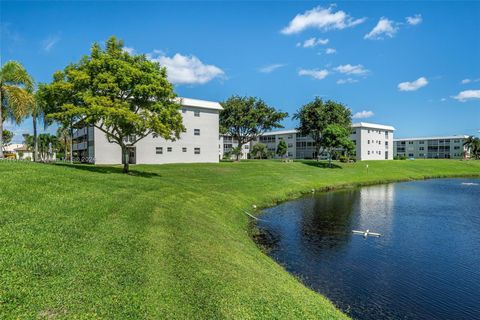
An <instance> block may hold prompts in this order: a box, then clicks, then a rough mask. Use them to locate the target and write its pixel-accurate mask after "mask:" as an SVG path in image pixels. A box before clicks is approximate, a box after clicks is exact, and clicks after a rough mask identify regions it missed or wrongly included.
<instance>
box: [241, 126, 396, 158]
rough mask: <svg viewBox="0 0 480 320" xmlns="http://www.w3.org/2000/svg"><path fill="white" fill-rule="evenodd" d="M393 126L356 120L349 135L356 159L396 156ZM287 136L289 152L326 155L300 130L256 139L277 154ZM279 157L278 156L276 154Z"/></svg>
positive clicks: (293, 155)
mask: <svg viewBox="0 0 480 320" xmlns="http://www.w3.org/2000/svg"><path fill="white" fill-rule="evenodd" d="M394 131H395V128H394V127H391V126H385V125H381V124H374V123H366V122H360V123H354V124H352V131H351V135H350V139H351V140H352V141H353V143H354V144H355V155H354V156H355V158H356V159H357V160H391V159H393V132H394ZM280 140H284V141H285V142H286V144H287V155H288V157H290V158H295V159H316V158H317V157H318V158H320V159H326V158H327V155H326V154H321V155H317V153H316V151H315V142H314V140H313V139H312V138H311V137H310V136H304V135H301V134H300V133H298V131H297V130H280V131H272V132H267V133H264V134H263V135H261V136H260V137H258V139H257V140H256V141H253V142H252V144H251V146H250V148H251V147H252V146H253V145H255V144H256V143H259V142H261V143H263V144H265V145H266V146H267V148H268V150H269V151H271V152H272V153H273V154H275V151H276V149H277V146H278V143H279V142H280ZM276 157H277V156H276Z"/></svg>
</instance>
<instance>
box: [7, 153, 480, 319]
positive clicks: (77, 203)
mask: <svg viewBox="0 0 480 320" xmlns="http://www.w3.org/2000/svg"><path fill="white" fill-rule="evenodd" d="M366 164H369V168H368V173H367V170H366ZM132 169H133V173H132V175H124V174H121V168H120V167H93V166H86V165H85V166H84V165H76V166H70V165H43V164H33V163H11V162H0V177H1V190H0V270H1V271H0V318H1V319H17V318H19V319H31V318H47V319H62V318H68V319H71V318H77V319H92V318H93V319H95V318H103V319H113V318H115V319H220V318H232V319H254V318H255V319H258V318H264V319H342V318H346V316H344V315H343V314H342V313H341V312H340V311H338V310H337V309H335V307H334V306H333V305H332V304H331V303H330V302H329V301H328V300H327V299H325V298H324V297H322V296H321V295H319V294H317V293H315V292H313V291H311V290H309V289H308V288H306V287H304V286H303V285H302V284H301V283H300V282H298V281H297V280H296V279H295V278H294V277H293V276H291V275H290V274H288V273H287V272H286V271H285V270H284V269H283V268H282V267H281V266H279V265H277V264H276V263H275V262H274V261H272V260H271V259H270V258H269V257H267V256H266V255H265V254H263V253H262V252H261V251H260V250H259V249H258V247H257V246H256V245H255V243H254V242H253V241H252V239H251V238H250V237H249V228H248V219H249V218H248V216H246V215H245V214H244V212H243V210H251V208H252V205H253V204H256V205H257V206H258V207H259V208H261V207H267V206H271V205H274V204H275V203H277V202H281V201H285V200H288V199H292V198H294V197H297V196H299V195H300V194H301V193H305V192H309V191H310V190H311V189H317V190H325V189H330V188H339V187H345V186H356V185H362V184H373V183H381V182H388V181H399V180H409V179H423V178H430V177H450V176H480V161H455V160H422V161H376V162H373V161H372V162H358V163H354V164H338V163H336V167H335V168H332V169H328V168H325V164H324V163H316V162H315V161H305V162H294V163H281V162H277V161H248V162H240V163H220V164H178V165H162V166H146V165H138V166H133V168H132Z"/></svg>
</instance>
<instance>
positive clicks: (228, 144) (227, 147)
mask: <svg viewBox="0 0 480 320" xmlns="http://www.w3.org/2000/svg"><path fill="white" fill-rule="evenodd" d="M232 148H233V144H231V143H225V144H224V145H223V149H225V150H227V149H232Z"/></svg>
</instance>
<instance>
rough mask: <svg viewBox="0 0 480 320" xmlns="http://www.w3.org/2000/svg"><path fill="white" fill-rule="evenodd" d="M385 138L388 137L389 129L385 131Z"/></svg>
mask: <svg viewBox="0 0 480 320" xmlns="http://www.w3.org/2000/svg"><path fill="white" fill-rule="evenodd" d="M385 139H388V131H385Z"/></svg>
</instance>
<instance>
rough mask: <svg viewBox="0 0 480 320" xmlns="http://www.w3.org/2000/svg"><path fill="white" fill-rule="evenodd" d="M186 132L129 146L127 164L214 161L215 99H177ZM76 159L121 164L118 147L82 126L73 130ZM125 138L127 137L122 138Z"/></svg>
mask: <svg viewBox="0 0 480 320" xmlns="http://www.w3.org/2000/svg"><path fill="white" fill-rule="evenodd" d="M179 102H180V103H181V105H182V109H181V111H180V112H181V113H182V117H183V125H184V126H185V128H186V132H183V133H182V134H181V135H180V139H178V140H176V141H167V140H165V139H163V138H159V137H155V136H154V135H153V134H150V135H148V136H147V137H145V138H143V139H142V140H140V141H138V142H137V143H136V144H135V146H134V147H132V148H130V154H129V162H130V163H131V164H163V163H192V162H218V161H219V156H218V137H219V113H220V110H222V107H221V106H220V104H219V103H218V102H213V101H205V100H198V99H189V98H180V99H179ZM73 138H74V144H73V151H74V154H75V155H76V157H75V158H76V160H77V161H81V162H88V163H95V164H120V163H122V154H121V148H120V146H119V145H118V144H114V143H110V142H108V140H107V138H106V136H105V133H104V132H102V131H100V130H99V129H97V128H94V127H85V128H81V129H78V130H76V131H75V132H74V133H73ZM126 139H127V140H128V139H129V137H126Z"/></svg>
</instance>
